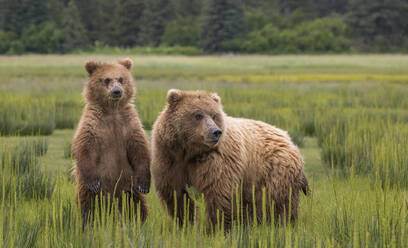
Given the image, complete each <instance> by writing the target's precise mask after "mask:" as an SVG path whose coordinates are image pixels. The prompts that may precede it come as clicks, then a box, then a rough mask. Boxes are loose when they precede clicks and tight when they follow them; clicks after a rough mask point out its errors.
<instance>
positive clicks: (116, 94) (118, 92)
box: [112, 88, 122, 97]
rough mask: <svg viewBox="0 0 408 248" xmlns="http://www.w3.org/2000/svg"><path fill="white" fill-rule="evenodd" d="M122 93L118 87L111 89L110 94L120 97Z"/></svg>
mask: <svg viewBox="0 0 408 248" xmlns="http://www.w3.org/2000/svg"><path fill="white" fill-rule="evenodd" d="M121 95H122V91H121V90H120V89H119V88H114V89H113V90H112V96H113V97H120V96H121Z"/></svg>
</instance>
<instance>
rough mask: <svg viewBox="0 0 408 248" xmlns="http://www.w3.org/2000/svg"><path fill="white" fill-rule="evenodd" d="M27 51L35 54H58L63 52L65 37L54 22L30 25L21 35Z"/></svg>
mask: <svg viewBox="0 0 408 248" xmlns="http://www.w3.org/2000/svg"><path fill="white" fill-rule="evenodd" d="M21 39H22V41H23V44H24V47H25V51H26V52H34V53H58V52H61V51H62V44H63V41H64V36H63V33H62V32H61V30H59V29H58V28H57V26H56V25H55V24H54V23H52V22H45V23H43V24H41V25H37V26H35V25H30V26H29V27H27V28H26V29H24V30H23V33H22V35H21Z"/></svg>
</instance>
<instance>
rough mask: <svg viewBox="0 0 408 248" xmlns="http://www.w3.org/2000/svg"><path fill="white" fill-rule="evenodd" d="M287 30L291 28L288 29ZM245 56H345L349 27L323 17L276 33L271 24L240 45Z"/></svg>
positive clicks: (347, 48)
mask: <svg viewBox="0 0 408 248" xmlns="http://www.w3.org/2000/svg"><path fill="white" fill-rule="evenodd" d="M289 27H290V26H289ZM240 42H241V43H242V44H243V45H242V46H241V47H242V51H243V52H247V53H300V52H312V53H320V52H344V51H349V50H350V42H349V40H348V27H347V25H346V24H344V22H343V21H342V20H341V19H340V18H338V17H326V18H321V19H316V20H314V21H309V22H304V23H300V24H299V25H297V26H295V27H293V28H286V29H283V30H279V29H278V28H277V27H275V26H273V25H272V24H268V25H265V26H264V27H263V28H262V29H260V30H255V31H252V32H250V33H249V34H248V35H247V37H246V38H245V39H241V41H240Z"/></svg>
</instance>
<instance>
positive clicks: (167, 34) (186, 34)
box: [161, 16, 200, 46]
mask: <svg viewBox="0 0 408 248" xmlns="http://www.w3.org/2000/svg"><path fill="white" fill-rule="evenodd" d="M198 30H199V25H198V22H197V20H196V18H194V17H192V16H188V17H180V18H177V19H176V20H173V21H171V22H169V23H168V24H167V26H166V29H165V31H164V34H163V36H162V37H161V41H162V44H163V45H165V46H196V45H197V44H198V42H199V38H200V35H199V31H198Z"/></svg>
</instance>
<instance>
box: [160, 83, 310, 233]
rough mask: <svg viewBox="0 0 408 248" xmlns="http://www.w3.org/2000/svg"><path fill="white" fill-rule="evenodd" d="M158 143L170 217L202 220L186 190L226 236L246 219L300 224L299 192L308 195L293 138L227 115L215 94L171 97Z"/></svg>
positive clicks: (163, 197)
mask: <svg viewBox="0 0 408 248" xmlns="http://www.w3.org/2000/svg"><path fill="white" fill-rule="evenodd" d="M152 142H153V160H152V174H153V179H154V183H155V188H156V190H157V193H158V195H159V197H160V199H161V200H162V202H163V203H164V204H165V205H166V207H167V210H168V212H169V214H170V215H172V216H174V214H175V213H176V217H177V218H179V221H180V222H181V223H182V222H183V217H184V216H188V218H189V219H190V221H194V212H195V207H194V202H193V200H192V199H191V198H190V197H189V195H188V193H187V191H186V186H192V187H194V188H195V189H196V190H197V191H198V192H200V193H202V194H203V195H204V199H205V203H206V211H207V215H208V217H209V219H210V221H211V222H212V224H213V225H214V226H215V225H217V222H218V220H222V219H223V221H224V227H225V228H226V229H228V228H230V227H231V223H232V221H233V220H237V219H238V217H239V220H240V221H243V222H244V223H247V222H249V221H253V218H252V217H253V216H256V219H257V221H258V223H259V222H261V221H263V220H266V221H271V216H272V218H273V219H275V220H279V219H283V218H285V217H286V218H288V217H289V213H290V219H291V220H292V221H294V220H296V218H297V215H298V206H299V191H300V190H302V191H303V192H304V193H305V194H306V193H307V192H308V182H307V180H306V177H305V174H304V171H303V166H304V162H303V158H302V155H301V154H300V152H299V150H298V148H297V147H296V146H295V145H294V144H293V143H292V141H291V139H290V137H289V136H288V134H287V132H285V131H283V130H281V129H278V128H276V127H274V126H271V125H268V124H266V123H264V122H261V121H255V120H248V119H241V118H233V117H229V116H227V115H226V114H225V113H224V112H223V110H222V105H221V100H220V98H219V96H218V95H217V94H215V93H207V92H204V91H180V90H170V91H169V92H168V94H167V105H166V107H165V108H164V110H163V112H161V114H160V115H159V117H158V119H157V121H156V123H155V124H154V127H153V141H152ZM235 192H239V194H236V193H235ZM253 192H254V194H253ZM263 192H264V193H263ZM175 194H176V195H175ZM237 195H238V198H237ZM263 195H264V196H265V197H263ZM184 199H186V200H187V202H185V200H184ZM263 200H264V201H265V204H266V209H264V211H262V201H263ZM254 201H255V202H254ZM254 203H255V204H254ZM265 204H264V205H265ZM254 205H255V206H256V207H255V209H254ZM185 206H187V207H185ZM237 206H240V208H237ZM289 206H291V208H290V209H289ZM186 210H187V211H188V213H185V212H184V211H186ZM272 211H273V213H272ZM217 212H218V213H220V214H221V215H220V216H218V217H217ZM263 213H266V216H263ZM282 217H283V218H282Z"/></svg>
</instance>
